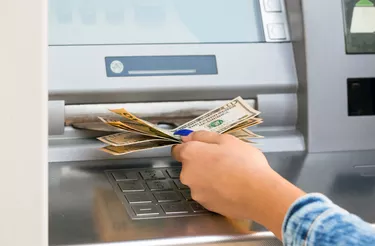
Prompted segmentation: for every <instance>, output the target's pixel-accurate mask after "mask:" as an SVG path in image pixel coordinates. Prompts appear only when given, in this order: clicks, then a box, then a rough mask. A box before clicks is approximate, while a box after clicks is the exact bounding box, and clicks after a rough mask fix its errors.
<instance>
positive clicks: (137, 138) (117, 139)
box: [97, 132, 179, 146]
mask: <svg viewBox="0 0 375 246" xmlns="http://www.w3.org/2000/svg"><path fill="white" fill-rule="evenodd" d="M97 139H98V140H100V141H102V142H103V143H106V144H109V145H112V146H129V145H133V144H140V143H147V142H158V141H160V140H163V139H161V138H159V137H152V136H147V135H140V134H136V133H131V132H122V133H115V134H111V135H107V136H103V137H98V138H97ZM163 141H165V139H164V140H163ZM170 142H171V143H179V141H178V140H170Z"/></svg>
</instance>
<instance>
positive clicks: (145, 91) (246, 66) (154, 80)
mask: <svg viewBox="0 0 375 246" xmlns="http://www.w3.org/2000/svg"><path fill="white" fill-rule="evenodd" d="M207 54H214V55H216V58H217V66H218V75H207V76H203V75H202V76H153V77H147V78H139V77H132V78H107V77H106V72H105V62H104V57H106V56H121V55H127V56H129V55H137V56H140V55H148V56H152V55H207ZM48 55H49V82H48V83H49V98H50V100H60V99H63V100H65V101H66V104H80V103H94V104H96V103H124V102H144V101H148V102H150V101H151V102H153V101H154V102H155V101H176V100H179V101H184V100H186V101H189V100H228V99H232V98H234V97H237V96H243V97H244V98H255V97H256V96H257V95H258V94H263V93H264V94H277V93H295V92H296V90H297V77H296V70H295V64H294V59H293V52H292V45H291V44H290V43H268V44H267V43H259V44H205V45H158V46H155V45H154V46H153V45H129V46H126V45H113V46H88V47H81V46H73V47H70V46H61V47H60V46H59V47H55V46H54V47H49V48H48Z"/></svg>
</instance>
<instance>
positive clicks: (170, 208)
mask: <svg viewBox="0 0 375 246" xmlns="http://www.w3.org/2000/svg"><path fill="white" fill-rule="evenodd" d="M161 207H162V208H163V210H164V212H165V213H166V214H184V213H188V212H189V210H188V207H187V206H186V205H185V204H183V203H167V204H162V205H161Z"/></svg>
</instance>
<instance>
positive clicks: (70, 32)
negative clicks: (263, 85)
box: [48, 0, 265, 45]
mask: <svg viewBox="0 0 375 246" xmlns="http://www.w3.org/2000/svg"><path fill="white" fill-rule="evenodd" d="M48 18H49V45H116V44H167V43H168V44H187V43H259V42H265V37H264V32H263V26H262V16H261V11H260V5H259V1H258V0H235V1H228V0H189V1H186V0H178V1H176V0H49V17H48Z"/></svg>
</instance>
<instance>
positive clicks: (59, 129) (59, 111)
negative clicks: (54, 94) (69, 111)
mask: <svg viewBox="0 0 375 246" xmlns="http://www.w3.org/2000/svg"><path fill="white" fill-rule="evenodd" d="M64 122H65V102H64V101H63V100H59V101H48V135H62V134H64V127H65V124H64Z"/></svg>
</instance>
